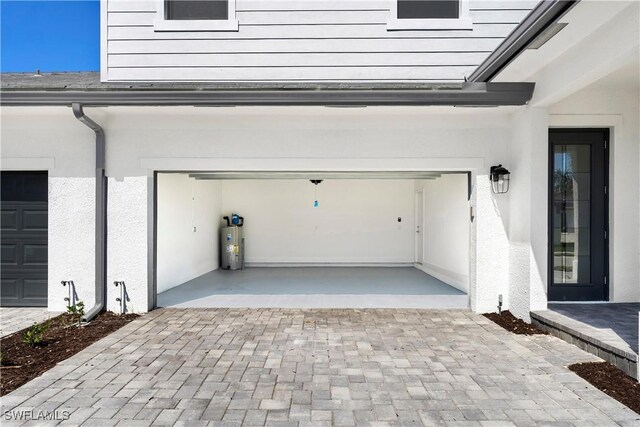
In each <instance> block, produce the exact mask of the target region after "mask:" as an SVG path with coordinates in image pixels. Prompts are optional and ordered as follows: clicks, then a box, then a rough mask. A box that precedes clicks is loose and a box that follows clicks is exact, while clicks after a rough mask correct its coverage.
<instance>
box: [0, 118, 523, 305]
mask: <svg viewBox="0 0 640 427" xmlns="http://www.w3.org/2000/svg"><path fill="white" fill-rule="evenodd" d="M509 111H513V109H509V108H498V109H491V110H486V109H457V108H414V107H407V108H383V107H371V108H366V109H364V108H363V109H332V108H322V107H320V108H316V107H307V108H284V107H282V108H279V107H264V108H261V107H256V108H215V109H214V108H211V109H208V108H206V109H205V108H158V107H156V108H130V107H129V108H127V107H110V108H109V109H104V110H103V109H96V108H86V113H87V114H88V115H89V116H90V117H92V118H94V119H95V120H96V121H97V122H99V123H100V124H101V125H103V127H104V128H105V130H106V135H107V175H108V176H109V185H110V190H109V226H108V244H109V249H108V251H109V254H110V255H109V259H108V264H107V269H108V274H109V281H108V296H107V299H108V302H109V307H112V308H113V309H116V308H117V307H115V306H114V305H113V302H114V300H115V298H117V297H118V296H119V294H118V291H117V289H116V288H115V287H114V286H113V284H112V281H113V280H124V281H125V282H126V283H127V287H128V290H129V293H130V296H131V297H132V301H131V306H132V307H133V310H135V311H146V310H147V308H148V307H149V302H148V298H147V295H146V293H147V291H148V284H149V280H150V276H149V271H148V259H149V258H150V257H151V256H152V252H150V250H151V242H150V236H152V235H153V221H152V220H153V217H152V213H153V205H152V201H153V198H152V194H153V191H152V190H153V170H174V171H179V170H183V171H184V170H260V169H262V170H296V169H297V170H382V171H384V170H438V169H440V170H473V171H474V177H475V176H477V179H476V180H475V181H474V182H475V186H476V188H475V194H474V195H473V198H472V201H473V204H474V206H475V207H476V212H477V214H476V221H475V223H474V224H473V225H472V227H474V228H472V230H474V232H475V230H477V232H478V235H477V237H476V236H474V235H473V234H472V247H471V254H470V259H471V262H472V277H471V283H470V289H469V293H470V295H471V297H472V299H471V304H472V307H473V308H474V309H475V310H477V311H490V310H493V309H494V306H495V301H497V294H498V293H499V292H503V293H504V291H503V287H505V286H506V284H507V280H506V279H507V277H506V275H504V274H502V272H503V267H504V266H505V265H506V263H505V262H504V260H505V259H507V258H508V241H507V240H506V232H505V225H504V222H503V219H502V217H501V215H504V214H505V212H504V209H503V206H501V204H500V203H501V202H500V200H497V199H496V198H494V197H493V196H492V195H491V193H490V192H489V189H488V185H487V184H488V180H487V178H486V173H487V172H488V167H489V166H490V165H492V164H496V163H499V162H504V159H505V157H506V153H507V145H508V142H509V140H510V130H509V129H510V125H511V124H510V120H509V117H508V112H509ZM34 117H37V120H34V119H33V118H34ZM2 124H3V127H2V134H1V136H2V165H3V168H5V165H8V164H13V165H14V166H15V165H20V167H19V168H20V169H24V168H27V167H28V165H32V166H34V167H36V166H37V167H38V168H41V165H42V164H43V158H44V159H45V160H46V161H44V163H45V164H47V165H49V168H50V174H51V176H52V177H60V178H62V179H61V180H60V182H59V184H55V185H56V186H58V185H59V189H58V190H56V191H55V194H53V195H51V194H52V193H54V192H53V190H51V192H50V195H51V203H52V204H51V209H52V210H50V213H51V220H50V221H52V223H51V224H50V227H51V230H58V231H55V232H52V233H51V234H50V260H53V259H55V260H58V261H56V262H55V263H54V262H51V263H50V267H49V268H50V270H49V282H50V298H51V304H50V309H52V310H53V309H61V308H62V306H63V297H64V292H63V291H64V289H63V288H62V286H60V284H59V283H60V280H65V279H68V278H71V279H74V280H75V281H76V284H77V285H78V292H79V294H80V297H81V298H82V299H83V300H84V301H91V302H92V298H93V287H94V281H93V275H94V263H93V260H94V256H93V235H94V233H93V221H94V217H93V216H92V212H93V205H92V204H91V203H90V202H88V201H89V200H91V199H92V198H93V196H92V194H93V186H94V181H93V177H94V175H93V173H94V170H93V166H94V135H93V133H92V132H91V131H90V130H89V129H87V128H86V127H84V126H83V125H81V124H80V123H78V122H77V120H75V119H74V118H73V114H72V112H71V111H70V109H69V108H62V107H60V108H26V107H25V108H22V107H21V108H9V107H3V108H2ZM38 165H40V166H38ZM76 180H86V187H83V188H85V189H84V190H82V191H80V190H78V188H79V187H77V186H76V184H75V182H76ZM78 182H80V181H78ZM50 185H53V183H51V184H50ZM321 194H322V190H321ZM56 200H58V201H59V202H56ZM496 200H497V201H496ZM321 202H322V200H321ZM73 203H76V204H83V205H85V207H86V208H87V209H86V210H84V209H78V208H77V207H76V206H75V205H74V204H73ZM69 206H71V207H72V208H69ZM90 212H91V216H90V215H89V213H90ZM412 212H413V211H411V213H412ZM240 213H244V212H240ZM247 217H248V218H249V220H251V218H250V217H249V215H247ZM396 218H397V214H395V213H393V219H394V220H395V219H396ZM396 225H397V223H394V226H396ZM69 236H71V237H72V238H71V239H69ZM411 247H412V246H411ZM486 247H492V248H494V250H493V251H492V252H488V251H486V250H485V248H486ZM214 249H215V246H214ZM211 258H213V259H216V258H217V257H211ZM211 258H209V259H211ZM162 264H163V263H162V262H159V263H158V265H159V266H161V265H162ZM211 268H213V267H211ZM505 268H506V267H505ZM70 273H73V274H70ZM69 276H73V277H69Z"/></svg>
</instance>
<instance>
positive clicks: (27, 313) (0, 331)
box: [0, 307, 60, 337]
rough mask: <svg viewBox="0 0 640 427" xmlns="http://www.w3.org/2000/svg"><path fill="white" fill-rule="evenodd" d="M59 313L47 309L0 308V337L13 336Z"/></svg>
mask: <svg viewBox="0 0 640 427" xmlns="http://www.w3.org/2000/svg"><path fill="white" fill-rule="evenodd" d="M58 314H60V313H58V312H53V311H47V307H0V337H5V336H7V335H11V334H13V333H15V332H17V331H19V330H21V329H24V328H28V327H29V326H31V325H33V324H34V323H40V322H44V321H45V320H47V319H49V318H51V317H55V316H57V315H58Z"/></svg>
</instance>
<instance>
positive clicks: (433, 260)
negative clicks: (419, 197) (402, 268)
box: [415, 174, 471, 292]
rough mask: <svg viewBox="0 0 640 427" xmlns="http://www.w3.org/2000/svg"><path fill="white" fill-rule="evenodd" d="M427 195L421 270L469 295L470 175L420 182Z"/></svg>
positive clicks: (425, 195)
mask: <svg viewBox="0 0 640 427" xmlns="http://www.w3.org/2000/svg"><path fill="white" fill-rule="evenodd" d="M415 189H416V191H418V190H420V189H422V191H423V195H424V224H423V226H422V230H423V235H424V240H423V243H424V248H423V250H424V257H423V263H422V265H421V266H418V268H420V269H422V270H424V271H425V272H427V273H429V274H431V275H432V276H434V277H437V278H438V279H440V280H442V281H444V282H445V283H448V284H450V285H452V286H454V287H456V288H458V289H460V290H462V291H464V292H468V291H469V230H470V224H471V223H470V211H469V204H470V202H469V201H468V200H467V197H468V196H467V194H468V190H467V175H466V174H459V175H458V174H451V175H442V176H441V177H440V178H437V179H434V180H416V185H415Z"/></svg>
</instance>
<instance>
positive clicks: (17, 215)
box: [0, 171, 48, 307]
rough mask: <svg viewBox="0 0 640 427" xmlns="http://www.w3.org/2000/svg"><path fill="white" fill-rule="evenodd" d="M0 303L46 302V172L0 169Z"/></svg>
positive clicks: (26, 304)
mask: <svg viewBox="0 0 640 427" xmlns="http://www.w3.org/2000/svg"><path fill="white" fill-rule="evenodd" d="M1 178H2V195H1V198H2V217H1V228H2V235H1V238H0V241H1V246H2V257H1V259H2V288H1V294H0V295H1V298H0V305H1V306H2V307H46V306H47V261H48V256H47V228H48V227H47V217H48V206H47V205H48V202H47V172H13V171H11V172H9V171H5V172H2V176H1Z"/></svg>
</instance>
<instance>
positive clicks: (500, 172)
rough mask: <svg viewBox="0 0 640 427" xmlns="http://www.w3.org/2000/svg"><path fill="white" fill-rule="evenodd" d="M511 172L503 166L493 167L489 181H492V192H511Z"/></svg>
mask: <svg viewBox="0 0 640 427" xmlns="http://www.w3.org/2000/svg"><path fill="white" fill-rule="evenodd" d="M510 175H511V172H509V171H508V170H507V169H506V168H504V167H502V165H498V166H491V169H490V170H489V179H490V180H491V191H493V192H494V193H495V194H504V193H506V192H507V191H509V176H510Z"/></svg>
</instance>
